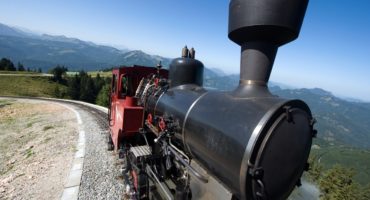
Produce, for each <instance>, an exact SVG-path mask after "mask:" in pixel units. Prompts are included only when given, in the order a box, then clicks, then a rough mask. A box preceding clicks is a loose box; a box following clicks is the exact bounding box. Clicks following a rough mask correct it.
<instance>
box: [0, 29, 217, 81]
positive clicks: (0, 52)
mask: <svg viewBox="0 0 370 200" xmlns="http://www.w3.org/2000/svg"><path fill="white" fill-rule="evenodd" d="M2 57H5V58H9V59H10V60H12V61H13V62H14V63H17V62H21V63H22V64H23V65H25V66H26V67H29V68H39V67H40V68H41V69H43V71H47V70H48V69H50V68H52V67H55V66H56V65H58V64H59V65H64V66H66V67H68V69H69V70H70V71H76V70H82V69H83V70H85V71H92V70H99V69H103V68H110V67H114V66H122V65H124V66H132V65H144V66H156V65H157V64H158V63H159V62H160V61H161V62H162V65H163V66H164V67H165V68H168V67H169V64H170V62H171V60H172V59H171V58H165V57H161V56H157V55H149V54H146V53H144V52H142V51H140V50H134V51H127V50H119V49H116V48H113V47H110V46H105V45H97V44H94V43H92V42H86V41H83V40H80V39H76V38H68V37H66V36H63V35H61V36H53V35H48V34H43V35H37V34H33V33H30V32H24V31H22V30H21V29H18V28H14V27H10V26H7V25H4V24H1V23H0V58H2ZM204 75H205V77H207V78H210V77H217V76H218V75H217V73H216V72H213V71H212V70H209V69H208V68H205V72H204Z"/></svg>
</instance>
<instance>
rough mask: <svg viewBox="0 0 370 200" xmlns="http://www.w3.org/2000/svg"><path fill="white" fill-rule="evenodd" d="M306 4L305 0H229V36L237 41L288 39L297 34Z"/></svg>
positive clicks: (277, 41) (242, 42)
mask: <svg viewBox="0 0 370 200" xmlns="http://www.w3.org/2000/svg"><path fill="white" fill-rule="evenodd" d="M307 4H308V0H231V1H230V6H229V38H230V39H231V40H232V41H234V42H235V43H238V44H239V45H243V44H244V43H245V42H247V41H266V42H271V43H274V44H277V45H282V44H285V43H288V42H290V41H292V40H294V39H295V38H297V37H298V35H299V31H300V28H301V26H302V22H303V18H304V14H305V12H306V8H307Z"/></svg>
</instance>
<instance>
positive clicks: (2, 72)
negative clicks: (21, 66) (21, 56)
mask: <svg viewBox="0 0 370 200" xmlns="http://www.w3.org/2000/svg"><path fill="white" fill-rule="evenodd" d="M0 74H41V73H37V72H28V71H2V70H1V71H0Z"/></svg>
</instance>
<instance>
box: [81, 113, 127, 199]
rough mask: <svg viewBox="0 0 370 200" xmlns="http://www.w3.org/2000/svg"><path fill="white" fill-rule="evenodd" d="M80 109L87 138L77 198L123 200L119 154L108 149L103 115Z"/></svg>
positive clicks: (106, 128) (106, 129)
mask: <svg viewBox="0 0 370 200" xmlns="http://www.w3.org/2000/svg"><path fill="white" fill-rule="evenodd" d="M79 112H80V115H81V118H82V121H83V126H84V130H85V137H86V146H85V158H84V166H83V174H82V180H81V185H80V191H79V199H112V200H113V199H114V200H116V199H123V195H122V194H123V188H124V185H123V181H122V178H121V176H120V170H119V169H120V165H119V161H118V155H116V153H114V152H111V151H107V145H106V142H105V135H106V134H107V131H108V127H107V126H106V124H105V121H104V120H106V115H103V114H102V112H94V115H91V114H90V113H89V111H79ZM102 115H103V116H102ZM99 121H100V123H99ZM97 122H98V123H97Z"/></svg>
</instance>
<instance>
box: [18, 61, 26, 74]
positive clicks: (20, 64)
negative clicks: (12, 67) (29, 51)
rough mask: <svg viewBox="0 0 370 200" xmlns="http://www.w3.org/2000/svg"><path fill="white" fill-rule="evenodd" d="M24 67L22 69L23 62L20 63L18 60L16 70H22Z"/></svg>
mask: <svg viewBox="0 0 370 200" xmlns="http://www.w3.org/2000/svg"><path fill="white" fill-rule="evenodd" d="M24 70H25V69H24V66H23V64H22V63H20V62H18V71H20V72H21V71H24Z"/></svg>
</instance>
